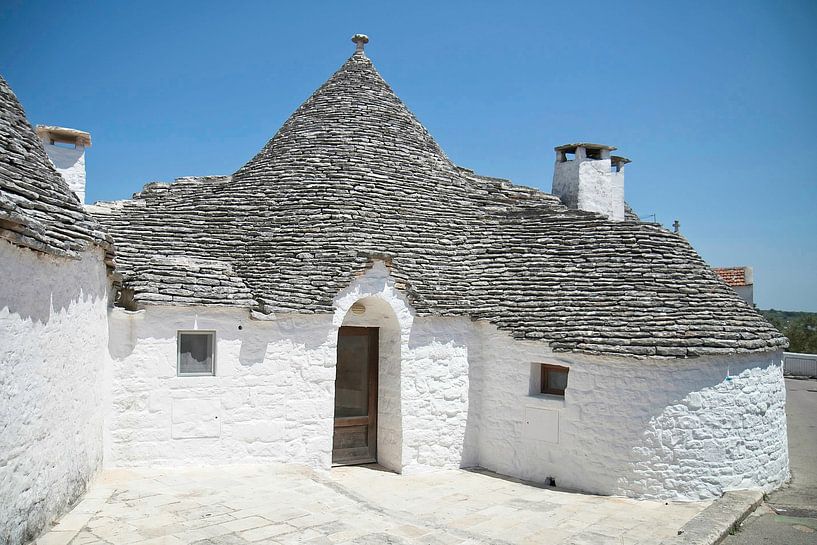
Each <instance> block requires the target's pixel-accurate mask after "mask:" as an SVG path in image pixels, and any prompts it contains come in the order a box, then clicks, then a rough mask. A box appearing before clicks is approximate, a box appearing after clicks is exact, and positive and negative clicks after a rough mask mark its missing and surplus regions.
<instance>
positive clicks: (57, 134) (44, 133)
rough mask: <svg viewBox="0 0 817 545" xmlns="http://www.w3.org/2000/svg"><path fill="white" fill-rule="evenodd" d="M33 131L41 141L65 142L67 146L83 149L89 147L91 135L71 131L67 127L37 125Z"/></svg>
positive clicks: (77, 130) (76, 130) (79, 131)
mask: <svg viewBox="0 0 817 545" xmlns="http://www.w3.org/2000/svg"><path fill="white" fill-rule="evenodd" d="M34 130H35V131H36V132H37V136H39V137H40V139H41V140H43V141H49V143H51V142H66V143H68V144H75V145H78V146H82V147H84V148H90V147H91V133H89V132H85V131H81V130H79V129H71V128H68V127H57V126H54V125H37V126H36V127H35V128H34Z"/></svg>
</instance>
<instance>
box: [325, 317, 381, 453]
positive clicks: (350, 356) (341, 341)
mask: <svg viewBox="0 0 817 545" xmlns="http://www.w3.org/2000/svg"><path fill="white" fill-rule="evenodd" d="M377 363H378V330H377V328H376V327H341V328H340V330H339V331H338V363H337V372H336V376H335V433H334V437H333V440H332V463H333V464H338V465H349V464H366V463H371V462H376V461H377Z"/></svg>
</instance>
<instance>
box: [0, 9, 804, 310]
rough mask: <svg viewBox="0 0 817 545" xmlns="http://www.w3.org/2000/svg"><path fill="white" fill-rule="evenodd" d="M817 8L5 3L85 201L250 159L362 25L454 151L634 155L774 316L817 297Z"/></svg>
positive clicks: (5, 63) (649, 181) (11, 44)
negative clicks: (562, 149) (81, 136)
mask: <svg viewBox="0 0 817 545" xmlns="http://www.w3.org/2000/svg"><path fill="white" fill-rule="evenodd" d="M815 28H817V2H814V1H802V2H797V1H790V2H756V1H752V0H746V1H735V2H719V1H712V2H706V3H702V2H694V3H692V2H687V3H684V2H615V3H610V2H594V1H586V2H582V3H579V4H575V3H574V4H570V3H564V2H554V3H549V2H513V1H503V2H496V1H494V2H479V1H469V2H420V1H413V2H386V1H380V2H365V1H357V2H280V3H273V2H207V1H198V2H148V1H142V2H96V3H93V2H87V3H85V2H83V3H77V2H74V3H63V2H51V3H47V2H38V1H26V2H23V1H9V0H3V1H2V3H0V73H2V74H3V76H4V77H5V78H6V79H7V80H8V82H9V83H10V84H11V86H12V88H13V89H14V90H15V92H16V93H17V95H18V97H19V98H20V100H21V101H22V103H23V105H24V107H25V108H26V111H27V113H28V116H29V119H30V120H31V121H32V122H33V123H44V124H54V125H63V126H68V127H75V128H79V129H84V130H87V131H89V132H90V133H91V134H92V137H93V141H94V144H93V147H92V148H91V149H90V150H89V152H88V155H87V165H88V199H89V200H90V201H94V200H110V199H120V198H126V197H129V196H130V195H131V194H132V193H133V192H135V191H138V190H139V189H140V188H141V187H142V185H144V184H145V183H146V182H149V181H155V180H172V179H173V178H175V177H178V176H185V175H203V174H228V173H231V172H233V171H235V170H236V169H237V168H238V167H240V166H241V165H242V164H243V163H244V162H246V161H248V160H249V159H250V158H251V157H252V156H253V155H254V154H255V153H256V151H257V150H258V149H260V148H261V147H262V146H263V145H264V143H265V142H266V141H267V140H268V139H269V138H270V137H272V135H273V134H274V133H275V131H276V130H277V129H278V127H279V126H280V125H281V124H282V123H283V122H284V120H285V119H286V118H287V117H288V116H289V115H290V114H291V113H292V111H293V110H294V109H295V108H296V107H297V106H298V105H299V104H300V103H301V102H303V101H304V100H305V99H306V98H307V97H308V96H309V94H311V92H312V91H313V90H314V89H315V88H316V87H318V86H319V85H320V84H321V83H322V82H323V81H325V80H326V79H327V78H328V77H329V76H330V75H331V74H332V72H334V71H335V70H336V69H337V68H338V67H339V66H340V65H341V64H342V63H343V61H344V60H345V59H346V58H347V57H348V56H349V55H351V53H352V52H353V48H354V46H353V44H352V43H351V42H350V41H349V38H350V37H351V35H352V34H354V33H356V32H362V33H366V34H368V35H369V36H370V38H371V42H370V43H369V45H368V46H367V48H366V49H367V53H368V55H369V57H371V58H372V60H373V61H374V63H375V65H376V66H377V68H378V70H379V71H380V73H381V74H382V75H383V76H384V78H385V79H386V81H388V82H389V83H390V84H391V85H392V87H393V88H394V89H395V91H396V92H397V94H398V95H399V96H400V97H401V98H402V99H403V100H404V102H406V104H407V105H408V106H409V108H410V109H411V110H412V111H414V113H415V114H416V115H417V116H418V118H419V119H420V121H422V122H423V123H424V124H425V125H426V127H428V129H429V130H430V132H431V134H432V135H433V136H434V137H435V138H436V139H437V141H438V142H439V143H440V145H441V146H442V147H443V149H444V150H445V151H446V152H447V154H448V155H449V157H451V159H452V160H454V161H455V162H456V163H458V164H460V165H463V166H467V167H469V168H473V169H475V170H476V171H478V172H480V173H483V174H487V175H493V176H500V177H507V178H510V179H512V180H513V181H514V182H516V183H520V184H525V185H532V186H536V187H540V188H542V189H545V190H547V191H549V190H550V183H551V177H552V174H553V155H554V154H553V147H554V146H556V145H559V144H563V143H568V142H573V141H593V142H602V143H606V144H611V145H615V146H618V147H619V152H620V153H621V154H623V155H626V156H628V157H630V158H631V159H632V160H633V163H632V164H631V165H629V166H628V168H627V176H626V185H625V191H626V198H627V200H628V202H629V203H630V204H631V205H632V207H633V208H634V209H635V210H636V211H637V212H638V213H639V214H640V215H641V216H648V215H652V214H655V215H656V217H657V219H658V221H660V222H662V223H664V224H665V225H667V226H669V225H671V223H672V221H673V220H674V219H675V218H678V219H679V220H680V222H681V229H682V232H683V234H684V235H685V236H686V237H687V238H688V239H689V240H690V241H691V242H692V244H693V245H694V246H695V247H696V248H697V249H698V251H699V252H700V253H701V255H702V256H703V257H704V258H705V259H706V260H707V261H708V262H709V263H710V264H712V265H714V266H729V265H751V266H753V267H754V270H755V282H756V284H755V300H756V303H757V304H758V306H760V307H761V308H770V307H773V308H777V309H785V310H811V311H817V240H815V238H816V237H817V32H815Z"/></svg>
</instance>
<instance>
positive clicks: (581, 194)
mask: <svg viewBox="0 0 817 545" xmlns="http://www.w3.org/2000/svg"><path fill="white" fill-rule="evenodd" d="M615 149H616V148H614V147H612V146H605V145H603V144H589V143H585V142H582V143H578V144H566V145H564V146H559V147H557V148H555V150H556V166H555V167H554V169H553V189H552V191H551V192H552V193H553V194H554V195H556V196H557V197H559V198H560V199H562V202H563V203H564V205H565V206H567V207H569V208H575V209H578V210H586V211H588V212H597V213H599V214H603V215H605V216H606V217H607V218H608V219H610V220H613V221H623V220H624V165H626V164H627V163H629V162H630V160H629V159H627V158H625V157H619V156H617V155H610V152H611V151H614V150H615Z"/></svg>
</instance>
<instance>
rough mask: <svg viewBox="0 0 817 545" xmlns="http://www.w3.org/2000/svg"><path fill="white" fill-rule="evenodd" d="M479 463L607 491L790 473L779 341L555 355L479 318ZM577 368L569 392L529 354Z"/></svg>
mask: <svg viewBox="0 0 817 545" xmlns="http://www.w3.org/2000/svg"><path fill="white" fill-rule="evenodd" d="M482 327H483V330H484V336H483V355H484V362H485V363H484V365H485V370H484V376H485V377H486V378H485V380H484V381H482V384H481V385H480V388H479V389H480V391H481V395H482V402H481V412H480V423H479V429H480V436H479V446H480V448H479V464H480V465H481V466H483V467H486V468H488V469H492V470H495V471H497V472H499V473H504V474H508V475H513V476H516V477H521V478H524V479H530V480H533V481H538V482H543V481H545V480H546V479H547V478H548V477H550V478H554V479H555V480H556V484H557V485H559V486H564V487H567V488H575V489H579V490H583V491H588V492H596V493H601V494H616V495H627V496H634V497H642V498H662V499H703V498H712V497H716V496H718V495H719V494H721V493H722V492H723V491H725V490H729V489H739V488H755V487H757V488H762V489H763V490H766V491H768V490H772V489H774V488H776V487H778V486H780V485H781V484H783V483H784V482H785V481H786V479H787V478H788V450H787V437H786V418H785V385H784V383H783V375H782V369H781V357H782V354H781V353H780V352H773V353H766V354H760V355H757V354H756V355H750V356H723V357H718V358H713V357H708V358H696V359H688V360H663V361H649V360H634V361H628V360H625V359H618V358H593V357H589V356H576V355H564V354H553V353H551V352H550V351H549V349H548V348H547V346H546V345H543V344H540V343H529V342H519V341H514V340H513V339H511V338H510V337H508V336H507V335H506V334H505V333H503V332H499V331H496V329H495V328H494V327H493V326H490V325H488V324H483V325H482ZM535 363H554V364H559V365H567V366H569V368H570V373H569V379H568V388H567V390H566V392H565V396H564V398H563V399H560V398H557V397H554V396H546V395H541V394H540V395H530V393H531V382H532V381H531V373H533V372H538V369H535V368H534V369H532V365H531V364H535Z"/></svg>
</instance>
